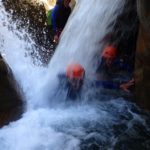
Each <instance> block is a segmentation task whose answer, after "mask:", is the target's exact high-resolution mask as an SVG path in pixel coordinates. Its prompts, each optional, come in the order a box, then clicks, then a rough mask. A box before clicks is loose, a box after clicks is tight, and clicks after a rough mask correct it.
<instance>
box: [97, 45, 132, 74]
mask: <svg viewBox="0 0 150 150" xmlns="http://www.w3.org/2000/svg"><path fill="white" fill-rule="evenodd" d="M121 70H122V71H127V72H129V73H131V72H132V70H133V69H132V66H131V65H130V64H128V63H127V62H125V60H124V58H122V57H119V56H118V55H117V47H115V46H114V45H108V46H106V47H105V48H104V50H103V52H102V54H101V62H100V64H99V65H98V68H97V71H96V72H97V73H104V74H105V75H106V76H113V74H114V72H117V71H121Z"/></svg>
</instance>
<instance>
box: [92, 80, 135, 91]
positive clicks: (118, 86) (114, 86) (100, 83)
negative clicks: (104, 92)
mask: <svg viewBox="0 0 150 150" xmlns="http://www.w3.org/2000/svg"><path fill="white" fill-rule="evenodd" d="M133 85H134V79H131V80H129V81H128V82H123V83H118V82H113V81H100V80H97V81H95V83H94V84H93V86H95V87H102V88H106V89H116V90H117V89H118V90H119V89H121V90H123V91H125V92H129V88H130V87H131V86H133Z"/></svg>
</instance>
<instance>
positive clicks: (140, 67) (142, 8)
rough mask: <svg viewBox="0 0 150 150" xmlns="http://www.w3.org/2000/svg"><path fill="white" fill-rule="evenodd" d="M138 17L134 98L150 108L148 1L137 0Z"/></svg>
mask: <svg viewBox="0 0 150 150" xmlns="http://www.w3.org/2000/svg"><path fill="white" fill-rule="evenodd" d="M137 11H138V15H139V19H140V27H139V34H138V40H137V50H136V57H135V96H136V97H135V99H136V102H137V103H138V104H139V105H140V106H141V107H143V108H146V109H149V110H150V1H149V0H137Z"/></svg>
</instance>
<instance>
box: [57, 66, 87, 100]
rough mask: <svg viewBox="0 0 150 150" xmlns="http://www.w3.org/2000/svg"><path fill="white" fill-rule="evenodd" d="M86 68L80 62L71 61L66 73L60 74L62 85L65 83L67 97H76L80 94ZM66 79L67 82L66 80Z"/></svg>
mask: <svg viewBox="0 0 150 150" xmlns="http://www.w3.org/2000/svg"><path fill="white" fill-rule="evenodd" d="M84 76H85V70H84V68H83V67H82V66H81V65H80V64H79V63H71V64H69V65H68V66H67V68H66V72H65V74H59V79H60V82H61V83H62V84H61V85H62V86H63V85H64V83H65V88H67V90H68V91H67V97H69V98H70V99H76V98H77V97H79V96H80V91H81V88H82V85H83V82H84ZM63 79H65V82H64V80H63Z"/></svg>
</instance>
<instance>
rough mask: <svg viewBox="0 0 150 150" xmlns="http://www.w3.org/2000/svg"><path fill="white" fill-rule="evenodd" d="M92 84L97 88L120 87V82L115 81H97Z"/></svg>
mask: <svg viewBox="0 0 150 150" xmlns="http://www.w3.org/2000/svg"><path fill="white" fill-rule="evenodd" d="M92 85H93V86H94V87H96V88H99V87H102V88H106V89H120V83H118V82H113V81H95V82H94V83H93V84H92Z"/></svg>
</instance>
